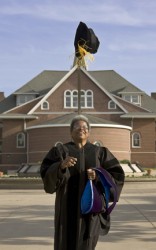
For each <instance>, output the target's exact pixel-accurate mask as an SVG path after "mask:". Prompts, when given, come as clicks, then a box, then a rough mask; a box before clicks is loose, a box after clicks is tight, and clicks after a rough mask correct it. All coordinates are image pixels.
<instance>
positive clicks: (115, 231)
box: [0, 182, 156, 250]
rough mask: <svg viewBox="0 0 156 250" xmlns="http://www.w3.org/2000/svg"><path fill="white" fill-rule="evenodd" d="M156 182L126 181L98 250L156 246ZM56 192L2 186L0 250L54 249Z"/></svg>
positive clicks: (144, 248)
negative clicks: (4, 187)
mask: <svg viewBox="0 0 156 250" xmlns="http://www.w3.org/2000/svg"><path fill="white" fill-rule="evenodd" d="M155 190H156V182H145V183H143V182H137V183H133V182H127V183H125V187H124V190H123V193H122V196H121V199H120V201H119V203H118V204H117V207H116V208H115V210H114V211H113V213H112V226H111V231H110V233H109V234H108V235H107V236H104V237H100V239H99V242H98V245H97V248H96V250H104V249H109V250H135V249H137V250H147V249H148V250H155V249H156V192H155ZM54 199H55V195H49V194H45V193H44V191H43V190H42V189H41V190H34V189H33V190H6V189H3V190H0V250H25V249H29V250H35V249H36V250H52V249H53V233H54V227H53V219H54Z"/></svg>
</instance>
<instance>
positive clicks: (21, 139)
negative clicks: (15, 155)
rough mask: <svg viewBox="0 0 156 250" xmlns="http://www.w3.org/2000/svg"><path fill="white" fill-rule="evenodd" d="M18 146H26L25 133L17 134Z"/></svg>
mask: <svg viewBox="0 0 156 250" xmlns="http://www.w3.org/2000/svg"><path fill="white" fill-rule="evenodd" d="M17 147H19V148H23V147H25V135H24V134H23V133H20V134H18V135H17Z"/></svg>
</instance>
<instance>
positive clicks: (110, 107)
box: [108, 100, 116, 109]
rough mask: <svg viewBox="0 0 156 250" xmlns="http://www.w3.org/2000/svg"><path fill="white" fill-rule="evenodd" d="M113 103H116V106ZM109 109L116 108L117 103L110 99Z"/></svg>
mask: <svg viewBox="0 0 156 250" xmlns="http://www.w3.org/2000/svg"><path fill="white" fill-rule="evenodd" d="M112 104H114V107H112V106H111V105H112ZM108 109H116V103H115V102H114V101H112V100H110V101H109V102H108Z"/></svg>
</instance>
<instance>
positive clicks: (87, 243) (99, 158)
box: [41, 142, 124, 250]
mask: <svg viewBox="0 0 156 250" xmlns="http://www.w3.org/2000/svg"><path fill="white" fill-rule="evenodd" d="M67 155H69V156H73V157H75V158H77V163H76V165H75V166H74V167H70V168H67V169H65V170H63V171H62V170H61V169H60V163H61V161H62V160H63V159H64V158H65V157H66V156H67ZM100 166H101V167H103V168H105V169H106V170H107V171H108V172H109V174H110V175H111V177H112V178H113V179H114V181H115V183H116V185H117V188H118V198H119V196H120V193H121V190H122V187H123V184H124V172H123V170H122V168H121V166H120V165H119V162H118V160H117V159H116V158H115V157H114V155H113V154H112V153H111V152H110V151H109V150H108V149H107V148H105V147H98V146H96V145H93V144H91V143H89V142H87V143H86V144H85V146H84V147H83V148H81V149H78V148H77V147H76V145H75V144H74V143H73V142H69V143H66V144H64V145H63V146H59V147H53V148H52V149H51V150H50V151H49V152H48V154H47V155H46V157H45V158H44V160H43V162H42V164H41V177H42V179H43V183H44V189H45V191H46V192H47V193H54V192H56V200H55V236H54V250H94V249H95V246H96V244H97V240H98V237H99V234H100V233H101V232H102V234H107V233H108V231H109V226H110V218H109V216H106V215H105V214H103V218H102V219H104V220H103V221H104V223H103V224H101V219H100V216H99V215H81V211H80V200H81V195H82V192H83V190H84V187H85V184H86V182H87V175H86V170H87V169H88V168H95V167H100ZM105 223H106V224H108V226H106V227H105V225H104V224H105ZM101 230H102V231H101Z"/></svg>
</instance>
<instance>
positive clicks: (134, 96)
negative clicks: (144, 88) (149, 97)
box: [123, 94, 141, 105]
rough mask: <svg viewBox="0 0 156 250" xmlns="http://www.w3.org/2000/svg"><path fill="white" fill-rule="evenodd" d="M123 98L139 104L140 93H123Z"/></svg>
mask: <svg viewBox="0 0 156 250" xmlns="http://www.w3.org/2000/svg"><path fill="white" fill-rule="evenodd" d="M123 99H124V100H126V101H128V102H131V103H134V104H137V105H141V96H140V95H137V94H132V95H123Z"/></svg>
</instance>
